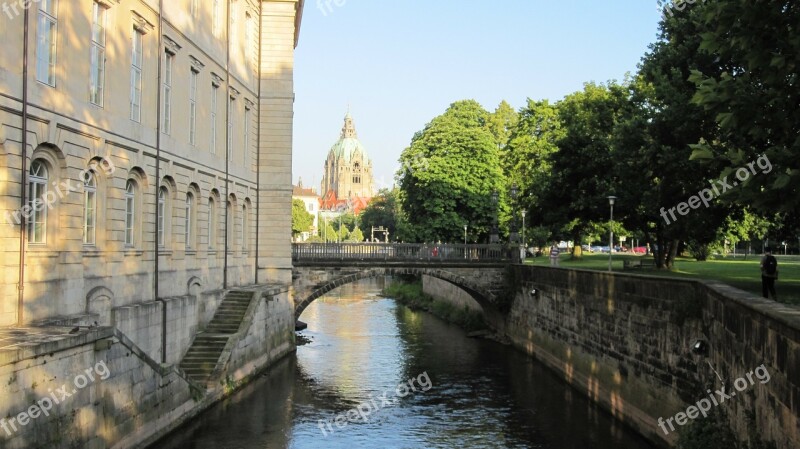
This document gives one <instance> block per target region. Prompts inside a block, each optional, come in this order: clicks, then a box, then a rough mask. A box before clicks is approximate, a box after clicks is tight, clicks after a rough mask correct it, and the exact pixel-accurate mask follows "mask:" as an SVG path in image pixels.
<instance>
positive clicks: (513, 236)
mask: <svg viewBox="0 0 800 449" xmlns="http://www.w3.org/2000/svg"><path fill="white" fill-rule="evenodd" d="M518 193H519V189H518V188H517V184H516V183H514V184H512V185H511V202H512V204H513V208H512V210H511V214H512V217H511V229H510V231H511V232H510V233H509V235H508V240H509V243H511V244H515V243H517V242H519V232H518V229H517V194H518Z"/></svg>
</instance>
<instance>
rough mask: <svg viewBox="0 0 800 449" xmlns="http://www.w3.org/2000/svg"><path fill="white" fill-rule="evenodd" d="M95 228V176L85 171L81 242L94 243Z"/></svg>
mask: <svg viewBox="0 0 800 449" xmlns="http://www.w3.org/2000/svg"><path fill="white" fill-rule="evenodd" d="M96 230H97V178H96V177H95V174H94V172H92V171H87V172H86V174H85V175H84V179H83V244H84V245H94V244H95V235H96Z"/></svg>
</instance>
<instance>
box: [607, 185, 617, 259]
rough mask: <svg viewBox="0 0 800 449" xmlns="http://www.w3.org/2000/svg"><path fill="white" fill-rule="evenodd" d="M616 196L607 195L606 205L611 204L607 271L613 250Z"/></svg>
mask: <svg viewBox="0 0 800 449" xmlns="http://www.w3.org/2000/svg"><path fill="white" fill-rule="evenodd" d="M616 199H617V197H615V196H613V195H611V196H609V197H608V205H609V206H611V218H610V219H609V222H608V271H609V272H610V271H611V254H612V252H613V251H614V228H613V227H612V226H614V201H616Z"/></svg>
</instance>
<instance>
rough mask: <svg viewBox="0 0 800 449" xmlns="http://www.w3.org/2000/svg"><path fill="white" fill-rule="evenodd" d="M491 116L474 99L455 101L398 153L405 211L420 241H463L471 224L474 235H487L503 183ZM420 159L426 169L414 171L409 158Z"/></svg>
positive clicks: (471, 231) (400, 183)
mask: <svg viewBox="0 0 800 449" xmlns="http://www.w3.org/2000/svg"><path fill="white" fill-rule="evenodd" d="M488 116H489V114H488V113H487V112H486V110H484V109H483V108H482V107H481V106H480V105H479V104H478V103H477V102H476V101H474V100H467V101H460V102H456V103H453V104H452V105H451V106H450V108H449V109H447V111H446V112H445V113H444V114H442V115H440V116H438V117H436V118H434V119H433V120H432V121H431V122H430V123H429V124H428V125H427V126H426V127H425V129H423V130H422V131H420V132H418V133H416V135H415V136H414V138H413V139H412V141H411V146H410V147H409V148H407V149H406V150H404V151H403V153H402V155H401V156H400V162H401V166H402V168H401V169H400V171H399V172H398V180H399V185H400V190H401V191H402V197H401V198H402V205H403V210H404V211H405V213H406V217H407V219H408V223H409V225H410V226H411V227H412V228H413V231H414V234H415V237H416V239H417V240H421V241H429V242H430V241H440V240H441V241H443V242H447V241H450V242H455V241H460V240H461V239H463V226H464V224H467V223H468V225H469V229H470V233H471V234H472V235H474V236H476V237H477V238H478V239H486V236H487V235H488V231H489V229H490V226H491V222H492V217H493V215H494V211H493V208H492V203H491V194H492V191H494V190H502V187H503V185H504V182H503V174H502V170H501V167H500V160H499V150H498V148H497V145H496V141H495V138H494V136H493V135H492V133H491V132H489V130H488V129H487V119H488ZM420 159H424V160H425V161H426V162H427V163H426V164H425V165H426V168H425V169H424V170H414V169H413V168H412V166H413V164H411V162H413V161H417V160H420Z"/></svg>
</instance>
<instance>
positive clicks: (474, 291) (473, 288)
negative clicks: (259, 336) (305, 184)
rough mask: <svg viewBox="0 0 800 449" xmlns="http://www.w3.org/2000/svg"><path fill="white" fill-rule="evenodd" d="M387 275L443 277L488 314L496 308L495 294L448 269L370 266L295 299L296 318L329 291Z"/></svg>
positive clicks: (326, 283)
mask: <svg viewBox="0 0 800 449" xmlns="http://www.w3.org/2000/svg"><path fill="white" fill-rule="evenodd" d="M387 275H392V276H396V275H414V276H422V275H427V276H431V277H434V278H437V279H441V280H443V281H446V282H449V283H451V284H453V285H455V286H456V287H458V288H460V289H462V290H464V291H465V292H467V293H468V294H469V295H470V296H471V297H472V298H473V299H475V301H476V302H477V303H478V305H480V306H481V308H482V309H483V310H484V313H485V314H488V313H489V312H490V311H493V310H494V309H495V306H494V304H493V302H494V301H495V299H496V298H495V295H494V293H492V292H491V291H489V290H488V289H486V288H484V287H482V286H481V285H479V284H478V283H477V282H474V281H472V280H470V279H469V278H467V277H464V276H460V275H458V274H455V273H452V272H449V271H447V270H442V269H436V268H390V267H387V268H368V269H364V270H360V271H358V272H355V273H349V274H345V275H342V276H339V277H336V278H333V279H330V280H328V281H327V282H325V283H323V284H320V285H318V286H316V287H315V288H314V290H313V291H311V293H309V294H307V295H305V297H304V298H303V299H302V300H301V301H300V302H297V301H295V312H294V318H295V320H298V319H299V318H300V315H302V314H303V312H304V311H305V310H306V307H308V306H309V305H310V304H311V303H312V302H314V301H315V300H316V299H317V298H320V297H322V296H324V295H325V294H326V293H328V292H329V291H331V290H333V289H335V288H337V287H341V286H342V285H346V284H350V283H353V282H356V281H359V280H361V279H367V278H372V277H377V276H387Z"/></svg>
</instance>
